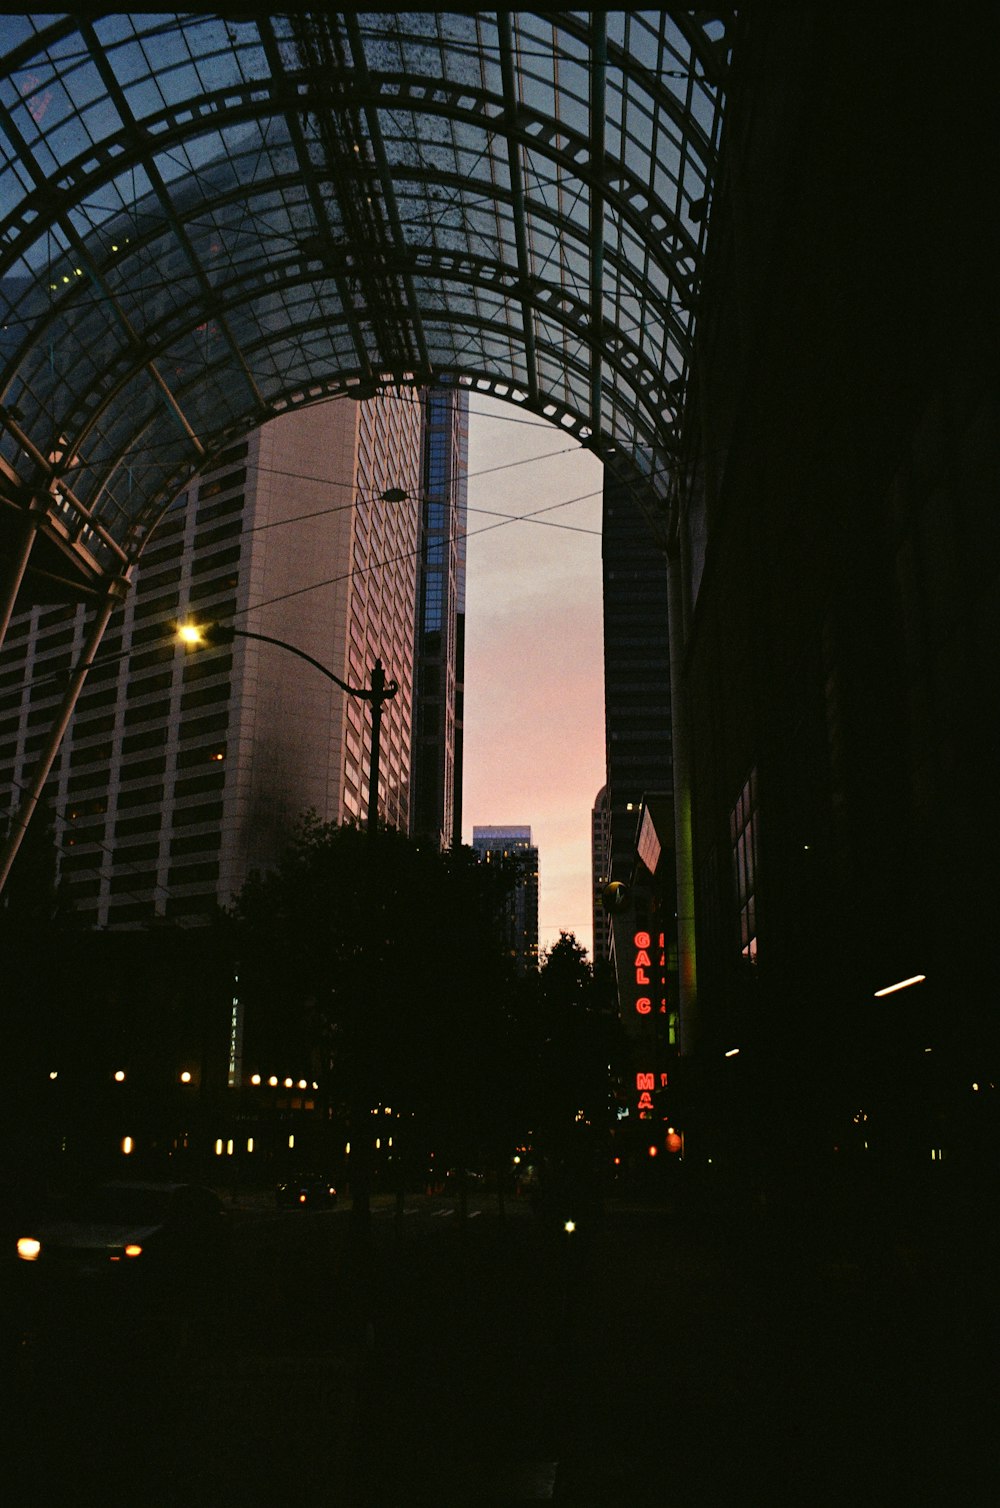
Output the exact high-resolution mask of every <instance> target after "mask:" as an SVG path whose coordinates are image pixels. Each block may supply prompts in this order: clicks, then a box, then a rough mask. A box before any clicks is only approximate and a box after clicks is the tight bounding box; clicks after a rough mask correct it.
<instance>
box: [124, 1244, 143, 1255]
mask: <svg viewBox="0 0 1000 1508" xmlns="http://www.w3.org/2000/svg"><path fill="white" fill-rule="evenodd" d="M125 1255H126V1256H127V1257H141V1256H142V1247H141V1246H140V1245H139V1244H138V1242H136V1241H130V1242H129V1244H128V1245H127V1246H126V1248H125Z"/></svg>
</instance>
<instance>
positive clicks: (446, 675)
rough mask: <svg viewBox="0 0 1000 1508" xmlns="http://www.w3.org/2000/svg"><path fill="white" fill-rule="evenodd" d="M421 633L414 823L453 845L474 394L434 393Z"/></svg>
mask: <svg viewBox="0 0 1000 1508" xmlns="http://www.w3.org/2000/svg"><path fill="white" fill-rule="evenodd" d="M423 437H424V447H423V478H422V479H423V493H422V534H421V551H420V580H419V588H418V608H417V639H416V710H415V713H414V727H413V771H412V796H411V802H410V809H411V827H412V830H413V832H414V835H415V836H417V837H421V838H428V839H431V840H432V841H434V842H435V843H437V844H438V845H439V846H440V847H441V848H450V847H451V846H452V844H453V843H457V842H459V841H460V840H461V833H462V718H463V701H464V698H463V692H464V678H465V528H466V517H467V514H466V477H467V473H468V451H469V430H468V396H467V394H466V393H465V391H464V390H461V389H454V390H450V391H449V390H439V391H432V392H428V393H427V394H426V397H425V408H424V428H423Z"/></svg>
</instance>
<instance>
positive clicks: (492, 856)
mask: <svg viewBox="0 0 1000 1508" xmlns="http://www.w3.org/2000/svg"><path fill="white" fill-rule="evenodd" d="M472 846H473V848H474V849H475V851H476V853H477V854H478V855H479V858H480V860H481V861H482V863H484V864H499V863H502V862H503V861H504V860H506V861H507V862H508V863H510V864H513V865H515V866H516V869H517V880H516V883H515V885H514V888H513V890H512V891H511V894H510V898H509V901H508V904H507V911H506V914H505V916H504V918H503V921H504V934H505V942H506V945H507V948H508V950H509V952H510V955H511V957H512V958H513V960H514V965H515V967H516V968H517V970H518V972H519V973H522V974H524V973H527V972H528V971H529V970H531V969H536V968H537V967H538V849H537V848H535V847H534V845H533V844H532V841H531V828H530V827H474V828H473V829H472Z"/></svg>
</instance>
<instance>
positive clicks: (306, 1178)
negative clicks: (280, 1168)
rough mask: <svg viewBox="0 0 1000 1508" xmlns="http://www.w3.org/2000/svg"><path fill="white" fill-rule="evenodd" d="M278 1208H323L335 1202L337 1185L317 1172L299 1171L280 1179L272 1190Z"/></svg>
mask: <svg viewBox="0 0 1000 1508" xmlns="http://www.w3.org/2000/svg"><path fill="white" fill-rule="evenodd" d="M274 1202H275V1204H276V1205H277V1206H278V1208H279V1209H291V1210H302V1209H324V1208H329V1207H330V1206H331V1205H333V1204H336V1202H337V1185H336V1183H335V1182H334V1180H333V1179H332V1178H324V1177H323V1176H322V1175H321V1174H319V1173H299V1174H296V1175H295V1176H294V1177H292V1178H285V1179H282V1181H281V1183H279V1184H278V1186H277V1188H276V1189H275V1191H274Z"/></svg>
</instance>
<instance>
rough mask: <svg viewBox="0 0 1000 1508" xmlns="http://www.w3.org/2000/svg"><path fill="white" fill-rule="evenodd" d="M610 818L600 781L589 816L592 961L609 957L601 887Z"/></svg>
mask: <svg viewBox="0 0 1000 1508" xmlns="http://www.w3.org/2000/svg"><path fill="white" fill-rule="evenodd" d="M609 841H610V822H609V820H608V788H607V786H606V785H602V786H601V789H600V790H599V791H598V793H597V796H596V797H595V799H594V808H593V811H592V812H591V817H590V873H591V880H592V891H593V906H592V910H593V920H594V949H593V959H594V962H595V963H606V962H607V961H608V959H609V958H610V957H611V918H610V916H609V915H608V913H607V911H606V910H605V909H604V902H603V899H602V897H603V893H604V887H605V885H606V884H607V883H608V880H609V879H610V864H609V859H610V849H609Z"/></svg>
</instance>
